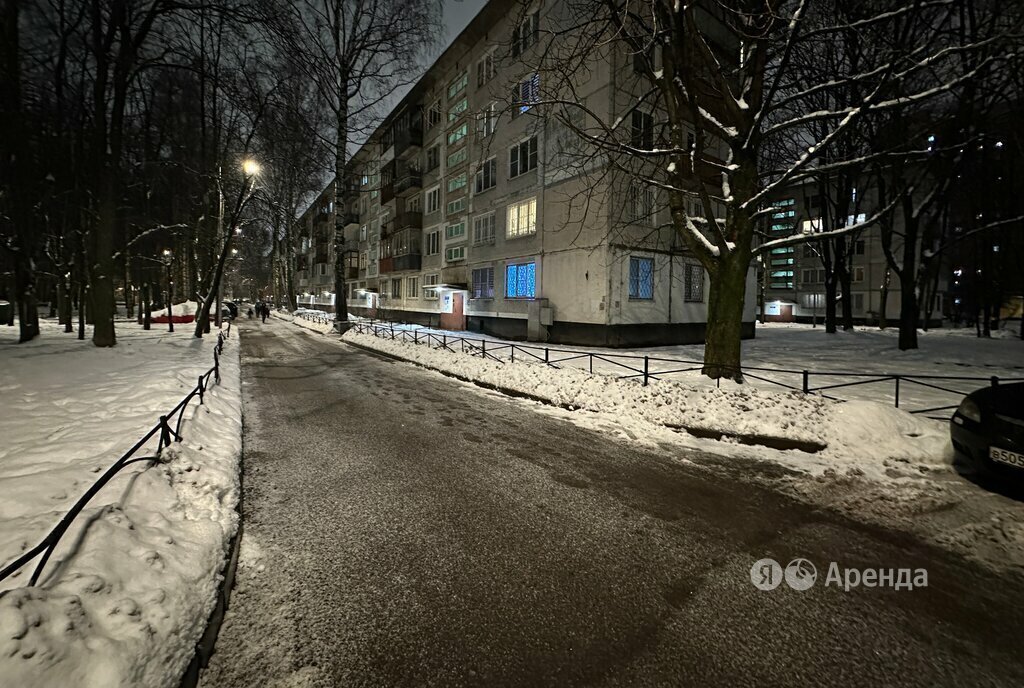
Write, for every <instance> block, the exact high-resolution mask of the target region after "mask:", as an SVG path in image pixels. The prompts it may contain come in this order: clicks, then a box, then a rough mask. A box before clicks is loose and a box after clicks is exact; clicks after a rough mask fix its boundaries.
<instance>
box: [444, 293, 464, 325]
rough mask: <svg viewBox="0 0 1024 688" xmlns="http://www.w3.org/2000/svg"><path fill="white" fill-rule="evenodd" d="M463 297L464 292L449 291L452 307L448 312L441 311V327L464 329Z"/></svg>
mask: <svg viewBox="0 0 1024 688" xmlns="http://www.w3.org/2000/svg"><path fill="white" fill-rule="evenodd" d="M465 299H466V294H465V292H461V291H453V292H452V293H451V300H452V309H451V312H450V313H441V329H443V330H465V329H466V315H465V313H464V312H463V304H465Z"/></svg>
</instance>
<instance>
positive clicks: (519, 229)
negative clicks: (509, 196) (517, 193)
mask: <svg viewBox="0 0 1024 688" xmlns="http://www.w3.org/2000/svg"><path fill="white" fill-rule="evenodd" d="M536 231H537V199H536V198H531V199H529V200H526V201H521V202H519V203H513V204H512V205H510V206H509V207H508V228H507V230H506V232H505V236H507V237H509V238H513V237H519V236H526V235H528V234H534V233H536Z"/></svg>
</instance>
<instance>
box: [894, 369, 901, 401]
mask: <svg viewBox="0 0 1024 688" xmlns="http://www.w3.org/2000/svg"><path fill="white" fill-rule="evenodd" d="M893 379H895V380H896V408H899V407H900V376H899V375H894V376H893Z"/></svg>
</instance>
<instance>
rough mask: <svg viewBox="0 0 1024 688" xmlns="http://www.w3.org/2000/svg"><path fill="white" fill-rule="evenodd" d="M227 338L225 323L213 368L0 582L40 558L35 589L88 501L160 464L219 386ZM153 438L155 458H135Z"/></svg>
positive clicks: (8, 568)
mask: <svg viewBox="0 0 1024 688" xmlns="http://www.w3.org/2000/svg"><path fill="white" fill-rule="evenodd" d="M230 336H231V322H230V321H228V328H227V331H226V332H218V333H217V344H216V345H215V346H214V348H213V367H212V368H210V369H209V370H207V371H206V372H205V373H203V374H202V375H200V376H199V378H198V381H197V383H196V386H195V387H193V388H192V391H190V392H189V393H188V394H186V395H185V398H183V399H182V400H181V401H179V402H178V403H177V405H176V406H175V407H174V408H172V409H171V410H170V411H168V412H167V413H165V414H164V415H162V416H160V420H158V421H157V423H156V425H154V426H153V427H152V428H150V430H149V432H147V433H146V434H145V435H143V436H142V438H141V439H139V441H138V442H136V443H135V444H134V445H132V448H131V449H129V450H128V451H127V452H125V453H124V454H123V455H122V456H121V458H119V459H118V460H117V461H115V462H114V464H113V465H112V466H110V468H108V469H107V470H106V472H104V473H103V475H101V476H100V477H99V478H98V479H97V480H96V482H94V483H93V484H92V485H91V486H90V487H89V489H88V490H86V491H85V494H83V495H82V496H81V497H79V498H78V501H77V502H75V504H74V506H72V507H71V509H70V510H69V511H68V512H67V513H66V514H65V515H64V518H62V519H61V520H60V522H59V523H58V524H57V525H56V526H54V528H53V529H52V530H51V531H50V532H49V533H48V534H47V535H46V537H44V538H43V539H42V541H41V542H40V543H39V544H38V545H36V546H35V547H33V548H31V549H29V550H26V551H25V552H24V553H23V554H22V555H21V556H20V557H18V558H17V559H15V560H14V561H12V562H11V563H10V564H8V565H7V566H5V567H4V568H3V570H0V581H3V580H5V579H7V578H8V577H10V576H11V575H12V574H13V573H15V572H16V571H18V570H19V569H21V567H23V566H24V565H25V564H27V563H28V562H30V561H32V560H33V559H35V558H36V557H37V556H39V555H40V554H42V555H43V556H42V558H41V559H40V560H39V563H38V564H36V568H35V571H33V572H32V577H31V579H29V585H30V586H34V585H35V584H36V583H37V582H38V581H39V576H40V575H41V574H42V572H43V568H44V567H45V566H46V562H47V561H49V559H50V556H51V555H52V554H53V552H54V550H55V549H56V548H57V545H58V544H59V543H60V539H61V537H63V536H64V534H65V533H66V532H67V530H68V528H70V527H71V524H72V523H73V522H74V520H75V518H77V517H78V516H79V514H81V512H82V510H83V509H84V508H85V506H86V504H88V503H89V500H91V499H92V498H93V497H95V496H96V494H97V493H98V492H99V491H100V490H101V489H103V487H104V486H105V485H106V484H107V483H108V482H110V481H111V479H113V478H114V476H116V475H117V474H118V473H120V472H121V470H122V469H124V468H126V467H127V466H130V465H132V464H133V463H138V462H140V461H159V460H160V454H161V452H162V451H163V450H164V447H167V446H169V445H170V444H171V443H172V442H180V441H181V439H182V436H181V424H182V422H183V421H184V417H185V409H186V408H187V407H188V404H189V402H190V401H192V399H195V398H196V397H198V398H199V404H200V405H202V404H203V400H204V396H205V394H206V392H207V391H208V390H209V389H210V388H211V387H212V386H213V385H215V384H217V383H219V382H220V355H221V353H223V351H224V342H225V340H227V339H228V338H229V337H230ZM211 377H212V378H213V383H212V384H211V382H210V378H211ZM172 425H173V429H172ZM156 435H159V439H158V443H157V449H156V454H154V455H153V456H135V453H136V452H138V451H139V450H140V449H142V448H143V447H144V446H146V444H147V443H148V442H149V441H150V440H151V439H153V437H154V436H156Z"/></svg>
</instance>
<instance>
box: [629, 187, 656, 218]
mask: <svg viewBox="0 0 1024 688" xmlns="http://www.w3.org/2000/svg"><path fill="white" fill-rule="evenodd" d="M629 219H630V221H631V222H636V223H640V224H654V222H653V220H654V187H652V186H650V185H648V184H643V183H641V182H633V183H631V184H630V185H629Z"/></svg>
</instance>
